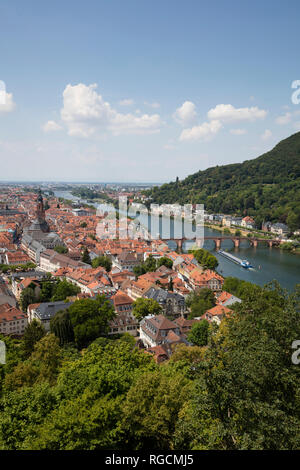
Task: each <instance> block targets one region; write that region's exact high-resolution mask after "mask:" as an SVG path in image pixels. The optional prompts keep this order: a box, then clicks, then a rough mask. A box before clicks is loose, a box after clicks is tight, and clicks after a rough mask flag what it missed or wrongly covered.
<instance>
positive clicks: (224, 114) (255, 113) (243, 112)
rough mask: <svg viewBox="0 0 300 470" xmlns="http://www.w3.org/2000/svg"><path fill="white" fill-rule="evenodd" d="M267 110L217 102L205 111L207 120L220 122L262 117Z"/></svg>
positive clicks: (254, 119)
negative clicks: (236, 106)
mask: <svg viewBox="0 0 300 470" xmlns="http://www.w3.org/2000/svg"><path fill="white" fill-rule="evenodd" d="M266 115H267V111H265V110H264V109H259V108H258V107H257V106H253V107H251V108H235V107H234V106H232V104H218V105H217V106H216V107H215V108H213V109H210V110H209V111H208V113H207V116H208V119H209V120H219V121H221V122H232V121H256V120H257V119H264V118H265V117H266Z"/></svg>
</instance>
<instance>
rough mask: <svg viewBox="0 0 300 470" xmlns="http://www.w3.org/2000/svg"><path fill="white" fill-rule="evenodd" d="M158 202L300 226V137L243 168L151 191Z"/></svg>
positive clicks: (209, 171) (199, 175)
mask: <svg viewBox="0 0 300 470" xmlns="http://www.w3.org/2000/svg"><path fill="white" fill-rule="evenodd" d="M147 195H150V196H151V197H152V202H155V203H159V204H162V203H166V204H167V203H169V204H172V203H179V204H186V203H192V204H201V203H203V204H204V205H205V209H206V210H207V211H209V212H217V213H225V214H236V215H250V216H253V217H254V218H255V220H256V222H257V223H258V224H260V223H261V222H262V221H263V220H270V221H280V222H284V223H287V224H288V225H289V227H290V228H291V229H292V230H295V229H297V228H299V227H300V132H298V133H297V134H294V135H292V136H291V137H289V138H287V139H285V140H283V141H281V142H280V143H279V144H277V145H276V147H274V148H273V149H272V150H271V151H270V152H267V153H265V154H264V155H262V156H260V157H258V158H256V159H254V160H247V161H245V162H243V163H236V164H231V165H223V166H215V167H212V168H208V169H207V170H205V171H198V172H197V173H194V174H193V175H190V176H188V177H187V178H185V179H184V180H182V181H179V180H178V179H177V181H176V182H171V183H169V184H164V185H162V186H160V187H154V188H153V189H152V190H150V191H148V192H147Z"/></svg>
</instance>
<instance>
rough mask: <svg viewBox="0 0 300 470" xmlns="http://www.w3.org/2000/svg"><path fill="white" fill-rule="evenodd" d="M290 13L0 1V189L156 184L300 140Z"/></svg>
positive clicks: (134, 0) (116, 1) (178, 4)
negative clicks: (10, 185) (0, 185)
mask: <svg viewBox="0 0 300 470" xmlns="http://www.w3.org/2000/svg"><path fill="white" fill-rule="evenodd" d="M299 13H300V4H299V1H297V0H290V1H289V2H288V3H283V2H282V1H280V0H272V1H271V0H265V1H264V2H263V4H262V2H259V1H258V0H254V1H249V0H245V1H243V2H240V1H237V0H229V1H228V2H226V3H225V2H224V1H222V0H217V1H215V2H213V4H207V2H204V1H197V0H187V1H185V2H182V1H178V0H173V1H171V0H165V1H164V2H161V1H158V0H153V1H152V2H146V1H143V0H142V1H141V0H130V1H128V2H124V1H121V0H111V1H110V2H105V1H96V0H87V1H86V2H85V3H84V4H83V3H82V2H79V1H78V0H73V1H72V2H71V1H69V0H64V1H63V2H59V1H57V0H53V1H52V2H51V3H45V2H39V1H38V0H28V1H27V2H24V1H21V0H13V1H11V0H10V1H9V0H3V1H2V2H1V6H0V16H1V30H0V53H1V55H0V57H1V68H0V82H3V83H4V84H5V87H6V94H5V103H4V102H3V96H4V95H3V91H1V87H0V92H1V93H2V94H1V100H0V158H1V163H2V167H1V173H0V180H1V181H16V182H17V181H18V182H28V181H30V182H35V181H36V182H42V181H48V182H50V181H52V182H79V183H92V182H99V183H101V182H102V183H107V182H112V181H113V180H115V182H119V183H122V184H124V183H130V182H133V181H134V182H136V183H145V184H150V182H154V183H165V182H169V181H171V180H174V179H175V178H176V177H177V176H178V177H179V178H180V179H183V178H184V177H186V176H187V175H189V174H192V173H195V172H196V171H198V170H205V169H206V168H208V167H212V166H215V165H224V164H229V163H241V162H243V161H245V160H249V159H252V158H256V157H258V156H259V155H261V154H263V153H264V152H266V151H268V150H270V149H272V148H273V147H274V145H276V144H277V143H278V142H279V141H280V140H282V139H284V138H287V137H288V136H290V135H291V134H293V133H295V132H297V131H300V104H297V100H296V101H295V100H294V101H292V94H293V93H294V92H295V89H293V88H292V84H293V82H295V81H296V80H300V70H299V61H298V60H297V57H298V47H297V46H298V42H299V41H298V21H299V19H298V18H299ZM299 83H300V82H299ZM299 97H300V93H299Z"/></svg>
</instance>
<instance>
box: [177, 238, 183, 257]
mask: <svg viewBox="0 0 300 470" xmlns="http://www.w3.org/2000/svg"><path fill="white" fill-rule="evenodd" d="M176 244H177V251H178V253H182V245H183V240H182V239H181V238H180V239H179V240H176Z"/></svg>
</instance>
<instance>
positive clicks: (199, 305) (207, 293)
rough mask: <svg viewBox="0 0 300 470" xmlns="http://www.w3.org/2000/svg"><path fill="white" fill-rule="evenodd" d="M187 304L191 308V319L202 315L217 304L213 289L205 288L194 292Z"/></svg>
mask: <svg viewBox="0 0 300 470" xmlns="http://www.w3.org/2000/svg"><path fill="white" fill-rule="evenodd" d="M186 305H187V306H188V307H189V308H190V314H189V319H192V318H195V317H201V316H202V315H203V314H204V313H205V312H206V311H207V310H209V309H210V308H212V307H214V306H215V305H216V299H215V296H214V293H213V291H212V290H211V289H208V288H206V287H205V288H203V289H199V290H198V291H195V292H192V293H191V294H190V295H189V296H188V298H187V300H186Z"/></svg>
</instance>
